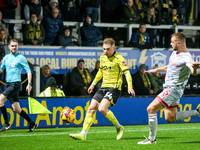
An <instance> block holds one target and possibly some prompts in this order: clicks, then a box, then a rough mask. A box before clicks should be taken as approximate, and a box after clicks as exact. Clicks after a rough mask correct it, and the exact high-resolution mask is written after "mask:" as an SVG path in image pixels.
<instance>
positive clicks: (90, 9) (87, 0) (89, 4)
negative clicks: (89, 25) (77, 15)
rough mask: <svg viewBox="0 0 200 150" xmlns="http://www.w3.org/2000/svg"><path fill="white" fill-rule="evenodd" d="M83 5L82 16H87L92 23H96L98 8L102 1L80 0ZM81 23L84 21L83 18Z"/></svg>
mask: <svg viewBox="0 0 200 150" xmlns="http://www.w3.org/2000/svg"><path fill="white" fill-rule="evenodd" d="M82 1H83V3H84V8H85V12H84V14H89V15H90V16H91V18H92V21H93V22H97V21H98V16H99V14H98V8H99V6H100V4H101V1H102V0H82ZM83 21H85V18H83Z"/></svg>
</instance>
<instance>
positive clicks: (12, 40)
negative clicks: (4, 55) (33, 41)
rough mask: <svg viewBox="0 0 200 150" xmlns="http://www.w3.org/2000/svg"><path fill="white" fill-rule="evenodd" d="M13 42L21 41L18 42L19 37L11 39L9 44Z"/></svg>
mask: <svg viewBox="0 0 200 150" xmlns="http://www.w3.org/2000/svg"><path fill="white" fill-rule="evenodd" d="M11 42H17V44H19V42H18V40H17V39H10V40H9V42H8V44H9V45H10V43H11Z"/></svg>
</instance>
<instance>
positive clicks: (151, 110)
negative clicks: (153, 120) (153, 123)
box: [147, 106, 153, 114]
mask: <svg viewBox="0 0 200 150" xmlns="http://www.w3.org/2000/svg"><path fill="white" fill-rule="evenodd" d="M147 112H148V114H152V113H153V109H152V107H151V106H148V107H147Z"/></svg>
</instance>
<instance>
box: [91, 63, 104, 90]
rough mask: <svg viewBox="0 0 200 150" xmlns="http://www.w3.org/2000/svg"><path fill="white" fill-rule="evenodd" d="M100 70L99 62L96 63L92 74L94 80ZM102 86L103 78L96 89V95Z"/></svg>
mask: <svg viewBox="0 0 200 150" xmlns="http://www.w3.org/2000/svg"><path fill="white" fill-rule="evenodd" d="M99 68H100V61H99V60H97V61H96V63H95V68H94V70H93V71H92V72H91V75H92V77H93V78H95V76H96V74H97V72H98V71H99ZM101 84H102V78H101V80H99V82H98V83H97V84H96V86H95V87H94V93H96V91H98V89H100V88H101Z"/></svg>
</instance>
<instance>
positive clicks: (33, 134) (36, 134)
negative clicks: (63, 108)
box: [0, 127, 200, 138]
mask: <svg viewBox="0 0 200 150" xmlns="http://www.w3.org/2000/svg"><path fill="white" fill-rule="evenodd" d="M186 129H189V130H191V129H195V130H199V129H200V127H199V128H195V127H191V128H172V129H158V131H159V130H160V131H165V130H166V131H167V130H186ZM141 131H149V129H146V130H125V131H124V132H141ZM111 132H116V131H93V132H89V133H111ZM62 134H70V133H68V132H63V133H60V132H58V133H38V132H35V133H29V134H24V133H20V134H19V133H16V134H7V135H0V138H1V137H15V136H17V137H19V136H41V135H44V136H46V135H62Z"/></svg>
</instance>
